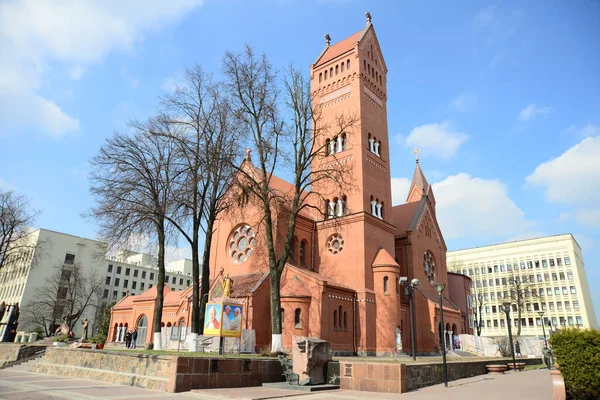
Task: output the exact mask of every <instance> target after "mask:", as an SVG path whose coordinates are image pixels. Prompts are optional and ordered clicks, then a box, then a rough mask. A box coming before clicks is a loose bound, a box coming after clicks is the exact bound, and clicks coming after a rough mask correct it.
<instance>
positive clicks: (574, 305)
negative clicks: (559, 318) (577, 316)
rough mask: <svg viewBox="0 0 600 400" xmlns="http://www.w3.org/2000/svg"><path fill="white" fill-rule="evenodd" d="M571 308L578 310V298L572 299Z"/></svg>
mask: <svg viewBox="0 0 600 400" xmlns="http://www.w3.org/2000/svg"><path fill="white" fill-rule="evenodd" d="M573 309H574V310H579V301H578V300H573Z"/></svg>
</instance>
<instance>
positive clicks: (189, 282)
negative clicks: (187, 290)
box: [186, 279, 191, 287]
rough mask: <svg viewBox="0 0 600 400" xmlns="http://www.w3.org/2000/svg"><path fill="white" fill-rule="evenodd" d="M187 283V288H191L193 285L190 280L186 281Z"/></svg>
mask: <svg viewBox="0 0 600 400" xmlns="http://www.w3.org/2000/svg"><path fill="white" fill-rule="evenodd" d="M186 283H187V286H188V287H189V286H190V284H191V281H190V280H189V279H188V280H187V281H186Z"/></svg>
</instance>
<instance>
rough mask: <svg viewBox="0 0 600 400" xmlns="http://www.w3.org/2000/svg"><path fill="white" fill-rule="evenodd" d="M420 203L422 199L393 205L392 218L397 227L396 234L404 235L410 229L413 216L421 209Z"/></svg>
mask: <svg viewBox="0 0 600 400" xmlns="http://www.w3.org/2000/svg"><path fill="white" fill-rule="evenodd" d="M420 205H421V202H420V201H415V202H412V203H406V204H402V205H399V206H394V207H392V218H393V221H394V226H395V227H396V235H404V234H406V232H407V231H409V228H410V223H411V222H412V219H413V217H414V216H415V214H416V213H417V211H420V210H421V207H420Z"/></svg>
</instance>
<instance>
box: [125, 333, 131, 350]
mask: <svg viewBox="0 0 600 400" xmlns="http://www.w3.org/2000/svg"><path fill="white" fill-rule="evenodd" d="M130 346H131V331H129V330H128V331H127V332H125V347H126V348H129V347H130Z"/></svg>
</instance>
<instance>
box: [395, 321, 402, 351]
mask: <svg viewBox="0 0 600 400" xmlns="http://www.w3.org/2000/svg"><path fill="white" fill-rule="evenodd" d="M396 351H402V331H401V330H400V328H399V327H396Z"/></svg>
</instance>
